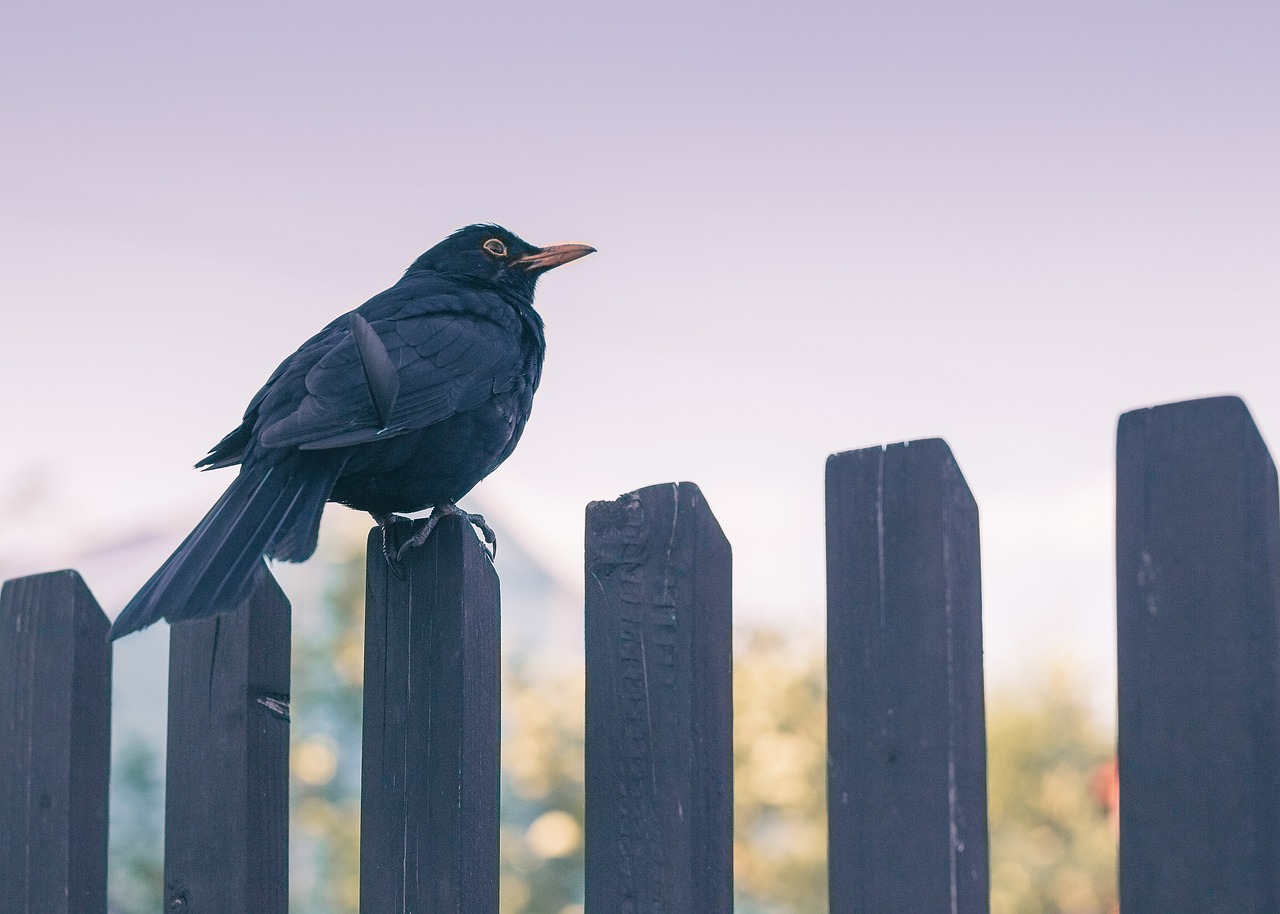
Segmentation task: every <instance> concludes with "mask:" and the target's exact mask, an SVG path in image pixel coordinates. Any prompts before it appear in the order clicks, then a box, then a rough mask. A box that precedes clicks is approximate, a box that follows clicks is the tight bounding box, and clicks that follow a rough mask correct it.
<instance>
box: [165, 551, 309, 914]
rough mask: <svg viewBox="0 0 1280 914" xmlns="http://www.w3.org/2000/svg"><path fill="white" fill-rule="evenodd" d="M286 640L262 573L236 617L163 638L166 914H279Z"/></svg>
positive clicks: (283, 888) (280, 608) (285, 804)
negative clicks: (165, 642) (166, 652)
mask: <svg viewBox="0 0 1280 914" xmlns="http://www.w3.org/2000/svg"><path fill="white" fill-rule="evenodd" d="M290 631H291V627H290V618H289V602H288V600H287V599H286V598H285V596H284V594H283V593H282V592H281V590H280V587H279V585H278V584H276V582H275V579H274V578H273V577H272V576H271V575H270V574H266V575H264V576H263V583H262V585H260V586H259V588H258V590H257V591H255V592H254V594H253V596H251V597H250V598H249V600H248V601H247V602H246V603H245V605H244V606H242V607H241V608H240V609H239V610H237V611H236V612H234V613H226V614H223V615H219V616H214V617H213V618H211V619H199V620H194V621H189V622H179V623H177V624H176V625H173V626H172V627H171V628H170V633H169V734H168V750H167V753H168V754H167V759H166V786H165V841H164V882H165V888H164V891H165V910H166V911H175V912H183V914H238V912H245V914H286V911H287V910H288V903H289V881H288V874H289V866H288V863H289V859H288V849H289V832H288V828H289V657H290V640H289V639H290Z"/></svg>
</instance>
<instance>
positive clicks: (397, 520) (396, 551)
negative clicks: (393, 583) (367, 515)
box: [373, 514, 414, 581]
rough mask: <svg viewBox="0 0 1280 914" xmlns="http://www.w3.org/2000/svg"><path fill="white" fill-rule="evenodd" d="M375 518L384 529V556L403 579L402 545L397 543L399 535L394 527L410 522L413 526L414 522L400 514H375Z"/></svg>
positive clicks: (396, 573)
mask: <svg viewBox="0 0 1280 914" xmlns="http://www.w3.org/2000/svg"><path fill="white" fill-rule="evenodd" d="M373 519H374V520H375V521H377V522H378V526H379V527H380V528H381V529H382V557H383V558H384V559H386V560H387V565H388V566H389V567H390V568H391V570H392V572H394V573H395V576H396V577H398V578H399V579H400V580H402V581H403V580H404V568H403V567H402V566H401V564H400V553H401V551H402V547H398V546H397V545H396V540H397V539H399V537H398V536H397V535H396V534H395V532H394V528H395V526H396V525H397V524H408V525H409V526H410V527H412V526H413V523H414V522H413V521H412V520H411V519H409V518H407V517H401V516H400V515H399V514H375V515H373Z"/></svg>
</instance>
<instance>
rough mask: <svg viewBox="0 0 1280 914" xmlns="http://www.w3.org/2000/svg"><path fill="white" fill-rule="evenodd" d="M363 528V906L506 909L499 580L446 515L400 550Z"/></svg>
mask: <svg viewBox="0 0 1280 914" xmlns="http://www.w3.org/2000/svg"><path fill="white" fill-rule="evenodd" d="M403 573H404V578H403V579H401V578H400V577H398V576H397V575H396V574H395V573H394V572H393V571H392V569H391V568H390V566H389V565H388V564H387V562H386V560H385V559H384V558H383V555H382V534H381V532H380V531H379V530H378V529H376V528H375V529H374V530H373V531H372V532H371V533H370V535H369V551H368V592H367V601H366V610H365V668H364V669H365V674H364V683H365V685H364V735H363V740H364V746H363V769H362V792H361V808H360V823H361V824H360V909H361V910H362V911H377V912H379V914H396V912H401V914H409V912H413V914H494V912H496V911H497V910H498V737H499V711H500V690H501V678H500V650H499V638H498V614H499V607H498V603H499V597H498V577H497V574H496V573H495V572H494V569H493V565H492V563H491V562H490V561H489V557H488V555H487V554H486V552H485V549H484V547H483V546H481V545H480V542H479V540H477V539H476V535H475V533H474V532H473V531H472V530H471V528H470V525H469V524H468V523H467V522H466V521H465V520H463V519H462V518H461V517H458V516H451V517H445V518H444V519H443V520H441V521H440V523H439V524H438V525H437V526H436V529H435V530H434V531H433V532H432V534H431V536H430V538H429V539H428V540H427V542H426V543H425V544H423V545H422V546H421V547H419V548H417V549H415V550H413V551H411V552H410V553H409V554H407V555H406V556H405V559H404V562H403Z"/></svg>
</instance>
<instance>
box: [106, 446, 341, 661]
mask: <svg viewBox="0 0 1280 914" xmlns="http://www.w3.org/2000/svg"><path fill="white" fill-rule="evenodd" d="M319 457H320V455H318V454H317V455H315V457H314V458H313V457H312V455H294V456H291V457H289V458H286V459H285V460H282V461H280V462H279V463H276V464H273V465H263V464H251V465H249V466H247V467H245V468H243V469H242V470H241V471H240V475H239V476H237V477H236V479H235V480H234V481H233V482H232V483H231V485H230V487H229V488H228V489H227V491H226V492H224V493H223V495H222V497H221V498H220V499H218V502H217V504H215V505H214V506H213V508H212V509H210V511H209V513H208V514H206V515H205V517H204V519H203V520H202V521H200V523H199V524H197V525H196V528H195V529H194V530H192V531H191V533H190V534H189V535H188V536H187V538H186V539H185V540H183V541H182V545H180V546H179V547H178V548H177V550H175V551H174V553H173V555H171V556H169V558H168V560H167V561H166V562H165V563H164V564H163V565H161V566H160V568H159V570H158V571H156V573H155V574H153V575H152V576H151V579H150V580H149V581H147V583H146V584H144V585H143V587H142V589H141V590H139V591H138V593H137V595H136V596H135V597H134V598H133V599H132V600H130V601H129V605H128V606H126V607H125V608H124V611H123V612H121V613H120V615H119V616H118V617H117V618H116V621H115V623H114V624H113V625H112V626H111V637H112V638H119V637H120V636H121V635H126V634H128V633H129V632H132V631H137V630H138V629H140V628H144V627H146V626H148V625H150V624H152V623H153V622H157V621H159V620H160V618H161V617H164V618H166V619H168V620H169V621H170V622H179V621H182V620H184V619H200V618H205V617H207V616H212V615H215V614H216V613H220V612H229V611H231V610H234V609H236V608H237V607H239V606H240V604H241V603H243V602H244V601H245V600H246V599H247V598H248V597H249V595H250V594H251V593H252V592H253V590H254V588H255V586H256V585H257V584H258V582H259V581H260V580H261V578H262V575H264V574H265V573H266V566H265V564H264V563H263V561H262V556H263V555H264V554H269V555H271V556H272V557H273V558H279V559H282V560H284V561H291V562H300V561H302V560H303V559H306V558H308V557H309V556H310V555H311V553H312V552H314V551H315V547H316V537H317V535H318V532H319V527H320V516H321V514H322V513H323V511H324V505H325V502H326V501H327V500H328V498H329V493H330V492H331V491H332V490H333V484H334V482H335V481H336V480H337V478H338V474H339V473H340V472H341V471H342V461H334V460H333V459H332V455H326V457H328V458H329V459H323V460H322V459H318V458H319Z"/></svg>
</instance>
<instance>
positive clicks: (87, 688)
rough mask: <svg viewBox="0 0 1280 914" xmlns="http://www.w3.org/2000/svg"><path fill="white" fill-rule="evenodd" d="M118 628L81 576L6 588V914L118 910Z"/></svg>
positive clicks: (2, 659) (2, 741) (0, 895)
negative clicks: (112, 795)
mask: <svg viewBox="0 0 1280 914" xmlns="http://www.w3.org/2000/svg"><path fill="white" fill-rule="evenodd" d="M109 627H110V624H109V622H108V621H107V618H106V616H104V615H103V613H102V610H101V609H100V608H99V607H98V604H97V601H95V600H94V598H93V595H92V594H90V593H89V589H88V588H87V587H85V584H84V581H82V580H81V579H80V576H79V575H78V574H76V573H75V572H74V571H58V572H53V573H50V574H40V575H33V576H31V577H26V578H17V579H15V580H11V581H7V582H5V584H4V588H3V591H2V592H0V912H2V914H27V912H42V914H44V912H47V914H101V912H105V911H106V909H107V784H108V775H109V769H110V755H111V645H110V643H109V642H108V641H107V629H108V628H109Z"/></svg>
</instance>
